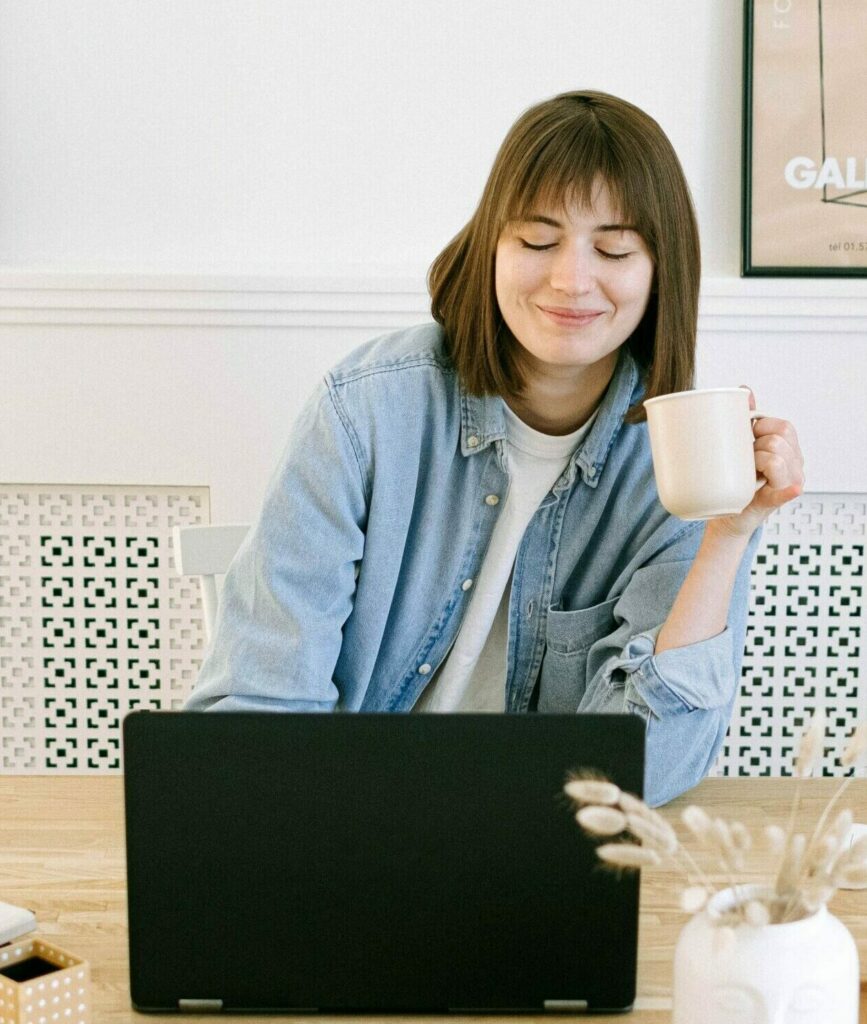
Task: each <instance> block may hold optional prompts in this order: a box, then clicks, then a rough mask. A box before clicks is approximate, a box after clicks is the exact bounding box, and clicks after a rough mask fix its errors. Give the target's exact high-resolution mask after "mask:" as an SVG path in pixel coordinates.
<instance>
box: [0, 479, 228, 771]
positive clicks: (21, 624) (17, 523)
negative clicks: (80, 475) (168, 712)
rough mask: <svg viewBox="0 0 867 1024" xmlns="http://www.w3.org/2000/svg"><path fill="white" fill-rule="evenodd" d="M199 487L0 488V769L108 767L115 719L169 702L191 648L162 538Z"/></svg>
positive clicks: (186, 676) (201, 505) (195, 611)
mask: <svg viewBox="0 0 867 1024" xmlns="http://www.w3.org/2000/svg"><path fill="white" fill-rule="evenodd" d="M209 517H210V513H209V504H208V488H207V487H187V488H175V487H147V488H145V487H97V486H94V487H63V486H56V485H51V486H35V485H33V486H31V485H26V486H17V485H9V484H4V485H0V759H2V760H0V771H3V772H15V773H18V774H42V773H46V772H64V773H67V774H85V773H91V772H119V771H120V768H121V759H120V724H121V721H122V720H123V717H124V715H125V714H126V713H127V711H132V710H134V709H135V708H147V707H149V708H158V707H164V708H175V707H179V706H180V705H181V704H182V703H183V701H184V699H185V697H186V695H187V694H188V693H189V691H190V689H191V688H192V685H193V683H194V682H195V678H196V671H197V668H198V664H199V660H200V654H201V650H202V646H203V636H204V630H203V626H202V617H201V606H200V599H199V588H198V584H197V582H196V581H195V580H192V579H184V578H182V577H180V576H177V575H176V574H175V573H174V568H173V564H172V549H171V532H172V527H173V526H175V525H176V524H177V525H188V524H189V525H192V524H194V523H207V522H208V520H209Z"/></svg>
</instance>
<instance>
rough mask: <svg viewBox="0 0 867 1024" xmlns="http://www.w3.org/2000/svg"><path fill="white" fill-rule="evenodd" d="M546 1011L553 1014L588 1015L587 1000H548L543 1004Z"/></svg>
mask: <svg viewBox="0 0 867 1024" xmlns="http://www.w3.org/2000/svg"><path fill="white" fill-rule="evenodd" d="M543 1005H544V1007H545V1009H546V1010H550V1011H551V1012H552V1013H586V1012H587V1010H588V1006H587V1000H586V999H546V1000H545V1002H544V1003H543Z"/></svg>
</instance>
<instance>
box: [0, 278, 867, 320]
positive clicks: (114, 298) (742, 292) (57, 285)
mask: <svg viewBox="0 0 867 1024" xmlns="http://www.w3.org/2000/svg"><path fill="white" fill-rule="evenodd" d="M429 315H430V313H429V305H428V296H427V292H426V290H425V286H424V273H423V272H422V273H419V274H415V275H413V274H411V273H407V272H405V271H404V272H401V271H395V272H392V273H381V274H374V275H371V274H365V273H362V272H360V271H359V272H348V271H344V270H336V271H334V270H324V271H323V272H321V273H317V274H311V273H299V274H232V273H228V274H217V273H206V272H201V273H101V272H63V271H57V272H51V271H32V270H30V271H28V270H11V269H0V324H12V325H20V326H24V325H31V326H32V325H46V324H58V325H65V326H148V327H305V328H306V327H350V328H353V327H373V328H376V327H383V328H390V327H401V326H405V325H407V324H411V323H416V322H418V321H420V320H424V319H425V318H427V317H429ZM699 330H701V331H707V332H727V331H737V332H749V333H756V332H759V333H834V334H839V333H843V334H862V333H864V334H867V279H865V280H863V281H862V280H851V279H806V278H750V279H744V278H724V277H711V278H706V279H705V280H704V282H703V286H702V295H701V302H700V307H699Z"/></svg>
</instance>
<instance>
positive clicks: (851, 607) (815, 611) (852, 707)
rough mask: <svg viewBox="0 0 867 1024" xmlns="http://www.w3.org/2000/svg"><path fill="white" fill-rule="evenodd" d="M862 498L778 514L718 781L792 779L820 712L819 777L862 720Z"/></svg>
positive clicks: (866, 703)
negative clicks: (812, 718) (824, 725)
mask: <svg viewBox="0 0 867 1024" xmlns="http://www.w3.org/2000/svg"><path fill="white" fill-rule="evenodd" d="M865 544H867V495H865V494H807V495H804V496H803V497H802V498H801V499H800V500H799V501H795V502H791V503H790V504H789V505H786V506H785V507H784V508H782V509H781V510H780V511H778V512H777V513H775V514H774V515H773V516H772V517H771V519H770V520H769V521H768V524H767V525H766V527H765V531H764V535H763V538H762V545H761V547H760V549H759V552H758V554H757V556H756V562H755V565H754V567H753V578H752V597H751V601H750V617H749V625H748V629H747V642H746V649H745V653H744V661H743V672H742V677H741V687H740V694H739V698H738V702H737V705H736V708H735V713H734V716H733V718H732V723H731V727H730V728H729V734H728V737H727V738H726V743H725V746H724V748H723V752H722V755H721V757H720V760H719V761H718V763H717V766H716V770H715V774H725V775H790V774H791V772H792V767H793V761H794V756H795V751H796V748H797V741H798V739H799V738H800V736H801V734H802V732H803V731H804V728H805V725H806V721H807V719H808V717H809V715H810V714H811V713H812V712H813V710H814V709H815V708H817V707H821V708H822V709H824V711H825V713H826V715H827V718H828V740H827V745H826V748H825V756H824V758H823V762H822V769H823V774H826V775H839V774H840V773H841V768H840V766H839V765H836V766H835V759H836V758H837V757H838V756H839V754H840V753H841V752H842V750H843V740H844V738H845V737H846V736H848V734H849V733H850V732H851V730H852V728H853V726H854V725H855V723H856V721H858V720H861V719H864V718H865V717H867V643H865V637H864V630H865V625H867V618H865V600H867V592H865V571H864V565H865V558H864V552H865Z"/></svg>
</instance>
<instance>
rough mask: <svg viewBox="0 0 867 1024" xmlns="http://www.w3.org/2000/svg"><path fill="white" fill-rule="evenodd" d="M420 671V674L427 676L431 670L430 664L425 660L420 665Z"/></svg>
mask: <svg viewBox="0 0 867 1024" xmlns="http://www.w3.org/2000/svg"><path fill="white" fill-rule="evenodd" d="M418 672H419V675H422V676H426V675H427V674H428V672H430V665H428V663H427V662H425V663H424V665H419V667H418Z"/></svg>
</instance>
